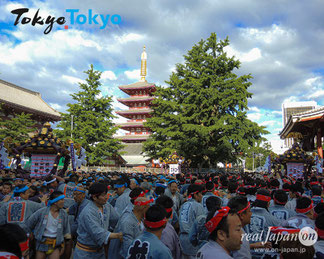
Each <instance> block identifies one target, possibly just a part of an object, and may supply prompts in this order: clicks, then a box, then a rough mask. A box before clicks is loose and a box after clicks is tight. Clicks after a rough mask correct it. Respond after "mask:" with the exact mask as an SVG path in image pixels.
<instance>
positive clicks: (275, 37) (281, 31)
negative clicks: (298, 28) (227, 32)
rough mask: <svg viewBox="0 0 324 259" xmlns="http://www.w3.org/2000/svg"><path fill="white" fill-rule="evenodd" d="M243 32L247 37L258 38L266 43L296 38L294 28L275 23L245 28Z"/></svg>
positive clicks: (257, 39)
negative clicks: (266, 26) (269, 25)
mask: <svg viewBox="0 0 324 259" xmlns="http://www.w3.org/2000/svg"><path fill="white" fill-rule="evenodd" d="M241 33H242V35H243V36H245V37H246V38H250V39H253V40H256V41H258V42H262V43H265V44H268V45H269V44H272V43H274V41H280V40H281V41H283V40H289V41H292V40H294V39H295V38H296V32H295V31H294V30H292V29H288V28H284V27H283V26H279V25H276V24H273V25H272V26H271V27H270V28H262V29H259V28H243V29H241Z"/></svg>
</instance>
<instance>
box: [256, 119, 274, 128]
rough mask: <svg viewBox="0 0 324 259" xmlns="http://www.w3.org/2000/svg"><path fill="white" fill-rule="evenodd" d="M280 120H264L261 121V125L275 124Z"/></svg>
mask: <svg viewBox="0 0 324 259" xmlns="http://www.w3.org/2000/svg"><path fill="white" fill-rule="evenodd" d="M277 123H278V121H275V120H270V121H263V122H261V123H260V125H261V126H267V127H268V126H274V125H275V124H277Z"/></svg>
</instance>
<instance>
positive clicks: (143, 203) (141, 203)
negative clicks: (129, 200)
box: [134, 199, 154, 206]
mask: <svg viewBox="0 0 324 259" xmlns="http://www.w3.org/2000/svg"><path fill="white" fill-rule="evenodd" d="M152 202H154V199H150V200H148V201H134V205H135V206H145V205H147V204H150V203H152Z"/></svg>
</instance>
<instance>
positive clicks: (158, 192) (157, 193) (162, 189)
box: [154, 186, 165, 196]
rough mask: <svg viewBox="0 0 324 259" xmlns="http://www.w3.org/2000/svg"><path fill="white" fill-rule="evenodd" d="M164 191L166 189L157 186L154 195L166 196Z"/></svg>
mask: <svg viewBox="0 0 324 259" xmlns="http://www.w3.org/2000/svg"><path fill="white" fill-rule="evenodd" d="M164 191H165V188H164V187H162V186H156V187H155V190H154V193H155V194H156V196H160V195H163V194H164Z"/></svg>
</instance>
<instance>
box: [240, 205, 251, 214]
mask: <svg viewBox="0 0 324 259" xmlns="http://www.w3.org/2000/svg"><path fill="white" fill-rule="evenodd" d="M250 206H251V203H250V202H248V204H247V205H246V207H245V208H244V209H241V210H240V211H238V212H237V214H240V213H242V212H244V211H246V210H247V209H248V208H250Z"/></svg>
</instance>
